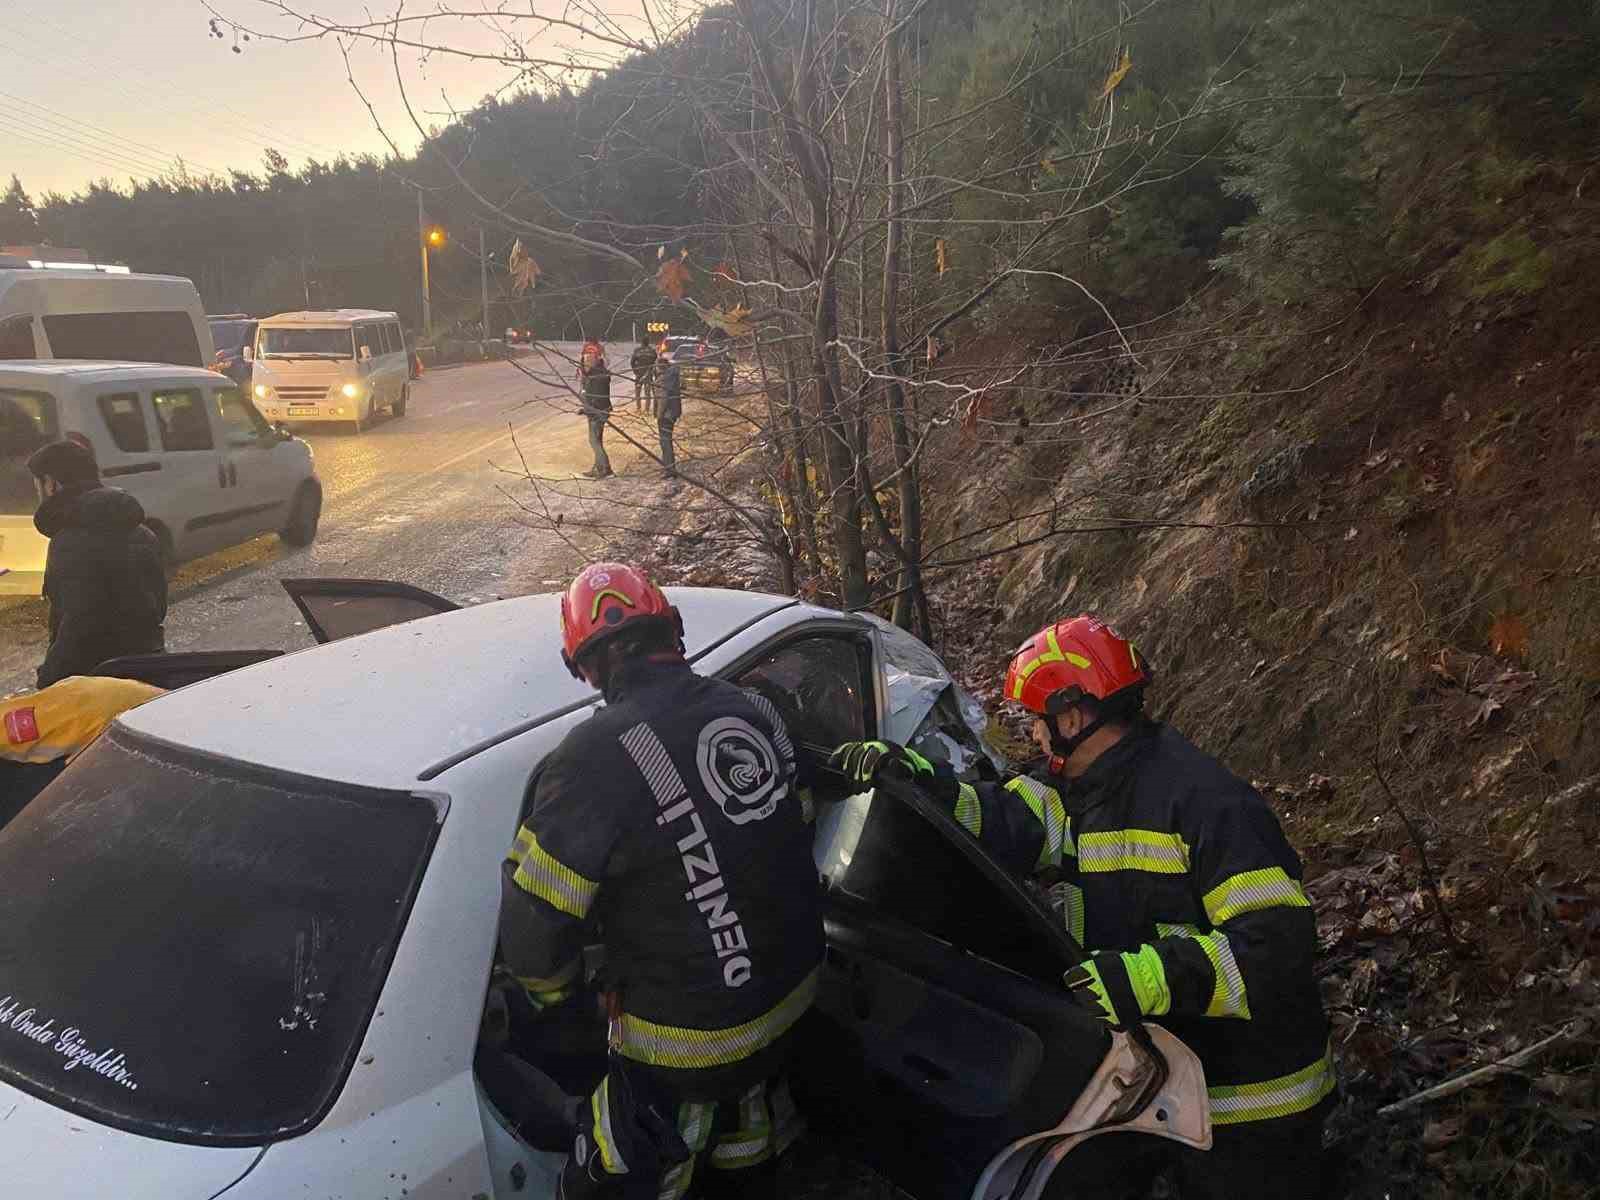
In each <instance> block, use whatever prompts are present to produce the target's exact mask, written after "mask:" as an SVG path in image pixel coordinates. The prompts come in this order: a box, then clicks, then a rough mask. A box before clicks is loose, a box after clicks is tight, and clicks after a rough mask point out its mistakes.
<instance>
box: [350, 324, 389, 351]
mask: <svg viewBox="0 0 1600 1200" xmlns="http://www.w3.org/2000/svg"><path fill="white" fill-rule="evenodd" d="M377 335H378V327H377V326H376V325H357V326H356V357H357V358H363V357H366V358H377V357H378V355H380V354H382V353H383V343H382V342H380V341H379V340H378V336H377Z"/></svg>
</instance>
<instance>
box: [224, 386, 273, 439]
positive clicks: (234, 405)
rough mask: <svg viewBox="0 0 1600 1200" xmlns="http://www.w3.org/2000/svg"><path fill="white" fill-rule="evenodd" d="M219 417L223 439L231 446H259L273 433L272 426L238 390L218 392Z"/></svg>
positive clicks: (228, 389)
mask: <svg viewBox="0 0 1600 1200" xmlns="http://www.w3.org/2000/svg"><path fill="white" fill-rule="evenodd" d="M216 402H217V416H218V418H219V419H220V420H221V421H222V429H223V438H224V440H225V441H226V442H227V444H228V445H229V446H234V447H244V446H259V445H260V444H261V441H262V439H263V438H265V437H266V436H267V435H268V434H269V433H271V432H272V426H271V425H268V424H267V420H266V418H265V417H263V416H262V415H261V414H260V413H258V412H257V411H256V407H255V405H253V404H251V403H250V402H249V401H248V400H246V399H245V398H244V397H243V396H242V395H241V394H240V392H239V389H238V388H218V389H217V390H216Z"/></svg>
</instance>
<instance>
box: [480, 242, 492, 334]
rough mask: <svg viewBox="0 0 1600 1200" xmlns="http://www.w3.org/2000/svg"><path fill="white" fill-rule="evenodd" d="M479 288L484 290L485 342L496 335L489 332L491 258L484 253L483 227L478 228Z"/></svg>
mask: <svg viewBox="0 0 1600 1200" xmlns="http://www.w3.org/2000/svg"><path fill="white" fill-rule="evenodd" d="M478 286H479V287H481V288H482V289H483V340H484V341H488V340H489V339H490V338H491V337H493V336H494V335H493V334H492V333H490V332H489V257H488V255H486V254H485V253H484V252H483V226H482V225H479V226H478Z"/></svg>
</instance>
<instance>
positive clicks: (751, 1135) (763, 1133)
mask: <svg viewBox="0 0 1600 1200" xmlns="http://www.w3.org/2000/svg"><path fill="white" fill-rule="evenodd" d="M772 1149H773V1147H772V1116H771V1114H770V1113H769V1112H768V1111H767V1085H766V1084H765V1083H758V1084H756V1085H755V1086H754V1087H752V1088H750V1089H749V1090H748V1091H746V1092H745V1094H744V1095H743V1096H741V1097H739V1128H738V1129H736V1130H734V1131H733V1132H732V1133H730V1134H728V1135H727V1136H726V1137H723V1138H721V1139H720V1140H719V1141H718V1142H717V1145H716V1149H714V1150H712V1151H711V1165H712V1166H713V1167H716V1168H718V1169H719V1170H725V1171H731V1170H738V1169H739V1168H741V1167H753V1166H756V1165H758V1164H759V1163H763V1162H766V1161H767V1159H769V1158H771V1157H772Z"/></svg>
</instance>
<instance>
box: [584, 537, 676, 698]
mask: <svg viewBox="0 0 1600 1200" xmlns="http://www.w3.org/2000/svg"><path fill="white" fill-rule="evenodd" d="M647 622H660V623H662V624H663V625H665V626H666V627H667V628H668V629H670V630H672V631H674V632H676V633H677V634H678V635H679V636H680V637H682V635H683V618H681V617H680V616H679V615H678V610H677V609H676V608H674V607H673V606H672V605H671V604H669V603H668V602H667V597H666V595H665V594H664V593H663V592H662V590H661V589H660V588H658V587H657V586H656V585H655V584H654V583H652V582H651V581H650V577H649V576H648V575H646V574H645V573H644V572H643V571H641V570H640V569H639V568H638V567H633V566H629V565H628V564H627V563H590V564H589V565H588V566H587V567H585V568H584V569H583V570H581V571H579V572H578V577H577V578H576V579H574V580H573V581H572V585H571V586H570V587H569V588H567V593H566V595H564V596H562V597H561V661H562V662H564V663H566V664H567V670H569V671H571V672H572V674H573V676H574V677H581V676H580V675H579V671H578V659H580V658H581V657H582V656H583V655H585V654H588V653H590V652H591V651H593V650H594V649H595V648H596V647H598V646H600V645H601V644H602V643H604V642H606V641H608V640H610V639H611V638H613V637H615V636H616V635H617V634H619V633H622V632H624V631H630V632H631V631H636V630H638V628H639V626H640V625H641V624H645V623H647Z"/></svg>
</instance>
